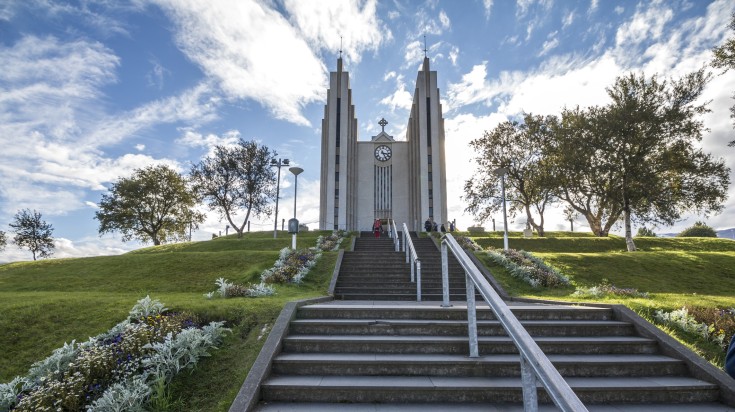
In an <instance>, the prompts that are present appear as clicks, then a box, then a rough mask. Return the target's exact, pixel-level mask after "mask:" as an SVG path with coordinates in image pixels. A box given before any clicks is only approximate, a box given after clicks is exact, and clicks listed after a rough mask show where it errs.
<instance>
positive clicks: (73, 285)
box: [0, 232, 735, 411]
mask: <svg viewBox="0 0 735 412" xmlns="http://www.w3.org/2000/svg"><path fill="white" fill-rule="evenodd" d="M324 233H325V232H307V233H302V234H300V235H299V238H298V243H299V245H298V246H299V247H306V246H314V245H315V243H316V238H317V237H318V236H319V235H320V234H324ZM473 239H474V240H475V241H476V242H477V243H478V244H480V245H482V246H483V247H487V246H493V247H497V248H502V243H503V239H502V234H501V233H499V232H495V233H488V234H483V235H479V236H478V235H473ZM346 241H347V240H346ZM290 243H291V238H290V236H288V235H286V234H285V233H281V234H280V235H279V238H278V239H273V238H272V232H259V233H251V234H247V235H246V236H245V237H244V238H242V239H238V238H236V237H234V236H229V237H225V238H218V239H215V240H212V241H206V242H193V243H180V244H173V245H165V246H157V247H150V248H144V249H139V250H136V251H134V252H130V253H127V254H124V255H119V256H107V257H94V258H83V259H52V260H44V261H38V262H18V263H11V264H6V265H1V266H0V313H2V314H3V316H0V328H1V329H0V330H2V332H3V333H0V354H1V355H0V382H7V381H9V380H10V379H12V378H13V377H14V376H16V375H22V374H25V372H26V371H27V370H28V368H29V367H30V365H31V364H32V363H33V362H35V361H38V360H41V359H43V358H45V357H46V356H48V355H49V354H50V353H51V351H52V350H53V349H55V348H57V347H59V346H61V345H62V344H63V343H64V342H68V341H71V340H72V339H76V340H77V341H83V340H86V339H87V338H88V337H89V336H94V335H97V334H99V333H101V332H104V331H106V330H107V329H108V328H110V327H111V326H113V325H114V324H116V323H117V322H119V321H121V320H122V319H123V318H125V317H126V316H127V313H128V311H129V310H130V308H131V307H132V306H133V304H134V303H135V302H136V301H137V300H138V299H140V298H142V297H144V296H146V295H150V296H151V297H152V298H155V299H159V300H161V301H162V302H163V303H165V304H166V306H167V307H168V308H170V309H172V310H175V311H187V312H190V313H193V314H195V315H196V316H198V317H199V318H200V320H202V321H205V322H208V321H211V320H226V321H227V326H228V327H230V328H232V330H233V333H232V334H230V335H228V336H227V338H226V339H225V342H224V344H223V345H222V347H221V348H220V349H219V350H218V351H216V352H214V354H213V356H212V357H211V358H208V359H205V360H204V361H203V362H202V363H200V365H199V366H198V368H197V369H196V370H195V371H194V373H193V374H184V375H183V376H179V377H177V378H176V379H175V380H174V382H173V384H172V395H173V398H174V399H180V400H181V401H182V402H183V405H184V406H183V408H184V409H185V410H201V411H226V410H228V408H229V405H230V403H231V402H232V399H234V397H235V395H236V394H237V391H238V390H239V388H240V385H241V384H242V382H243V380H244V379H245V376H246V375H247V372H248V370H249V369H250V366H251V365H252V363H253V361H254V360H255V358H256V357H257V355H258V352H259V351H260V348H261V346H262V344H263V343H264V341H265V338H264V337H265V335H266V334H267V333H268V331H269V325H272V324H273V321H274V320H275V319H276V317H277V316H278V313H279V312H280V310H281V308H282V307H283V305H284V304H285V302H287V301H291V300H296V299H303V298H308V297H315V296H322V295H325V294H326V291H327V287H328V283H329V280H330V277H331V274H332V270H333V267H334V262H335V261H336V256H337V253H336V252H328V253H325V254H324V255H323V256H322V258H321V259H320V261H319V263H318V264H317V266H316V267H315V268H314V269H313V270H312V271H311V272H310V273H309V275H308V276H307V278H306V280H305V282H304V283H303V284H302V285H300V286H294V285H288V286H279V287H277V295H276V296H272V297H266V298H257V299H254V298H234V299H213V300H207V299H205V298H204V297H203V296H202V295H203V294H204V293H205V292H208V291H211V290H214V289H215V280H216V279H217V278H219V277H224V278H226V279H228V280H230V281H233V282H237V283H242V284H247V283H251V282H258V281H259V276H260V273H261V272H262V271H263V270H264V269H266V268H269V267H271V266H272V265H273V263H274V262H275V260H276V259H277V257H278V253H279V250H280V249H282V248H283V247H287V246H290ZM636 244H637V246H638V247H639V248H640V250H641V251H640V252H636V253H627V252H625V241H624V239H622V238H620V237H615V236H611V237H609V238H595V237H593V236H590V235H588V234H579V233H568V232H552V233H548V236H547V237H545V238H531V239H524V238H522V236H521V234H520V233H511V238H510V247H512V248H515V249H523V250H527V251H530V252H533V253H534V254H535V255H537V256H539V257H541V258H543V259H544V260H545V261H546V262H548V263H550V264H552V265H553V266H555V267H556V268H558V269H560V270H561V271H562V272H563V273H564V274H566V275H568V276H569V277H570V278H571V280H572V285H571V286H569V287H563V288H559V289H548V290H547V289H542V288H539V289H534V288H532V287H531V286H529V285H527V284H525V283H523V282H521V281H519V280H517V279H516V278H513V277H512V276H510V275H509V274H508V273H507V272H506V271H505V270H504V269H502V268H501V267H499V266H497V265H495V264H493V263H491V262H490V260H489V259H487V258H485V257H484V256H483V253H482V252H479V253H478V256H479V257H480V259H481V260H482V261H484V262H485V264H486V265H487V266H488V267H489V268H490V269H491V271H492V272H493V274H494V275H495V276H496V277H497V278H498V280H499V281H500V282H501V283H502V284H503V286H504V287H505V289H506V290H507V291H508V292H509V293H510V294H512V295H514V296H524V297H532V298H542V299H555V300H565V301H582V302H592V301H598V300H599V299H596V300H594V299H591V298H582V297H578V296H575V295H574V292H575V290H576V288H577V287H591V286H594V285H598V284H600V283H601V282H603V279H607V280H608V281H609V282H610V283H612V284H614V285H615V286H618V287H621V288H636V289H638V290H639V291H641V292H649V294H650V298H648V299H643V298H621V297H606V298H603V299H602V301H603V302H606V303H622V304H625V305H627V306H629V307H631V308H632V309H634V310H636V311H637V312H638V313H640V314H641V315H643V316H645V317H647V318H649V320H652V319H653V313H654V311H655V310H657V309H663V310H667V311H668V310H674V309H678V308H681V307H682V306H684V305H689V306H692V307H704V308H732V307H735V241H732V240H727V239H703V238H689V239H683V238H637V239H636ZM669 332H670V333H671V334H673V335H674V336H676V337H678V338H679V339H680V340H681V341H683V342H684V343H685V344H687V345H689V346H690V347H691V348H692V349H694V350H696V351H697V352H699V353H700V354H702V355H703V356H705V358H707V359H709V360H710V361H711V362H713V363H715V364H721V363H722V358H723V356H722V355H723V353H722V350H721V349H719V348H718V347H717V346H716V345H714V344H711V343H708V342H707V341H704V340H702V339H699V338H698V337H697V336H694V335H691V334H687V333H682V332H678V331H675V330H669Z"/></svg>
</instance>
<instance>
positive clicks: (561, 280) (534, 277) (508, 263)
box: [487, 249, 569, 287]
mask: <svg viewBox="0 0 735 412" xmlns="http://www.w3.org/2000/svg"><path fill="white" fill-rule="evenodd" d="M487 255H488V256H489V257H490V258H491V259H492V260H493V261H494V262H495V263H497V264H499V265H500V266H503V267H504V268H505V269H507V270H508V272H510V274H511V276H513V277H516V278H518V279H521V280H523V281H524V282H526V283H528V284H529V285H531V286H533V287H538V286H544V287H558V286H565V285H568V284H569V278H567V277H566V276H564V275H562V274H561V273H560V272H559V271H557V270H556V269H554V268H552V267H551V266H549V265H547V264H546V263H544V262H543V261H542V260H541V259H539V258H537V257H535V256H533V255H531V254H530V253H528V252H526V251H523V250H515V249H508V250H495V249H490V250H488V252H487Z"/></svg>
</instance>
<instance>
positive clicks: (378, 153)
mask: <svg viewBox="0 0 735 412" xmlns="http://www.w3.org/2000/svg"><path fill="white" fill-rule="evenodd" d="M392 155H393V153H392V152H391V150H390V147H389V146H386V145H384V144H382V145H380V146H378V147H376V148H375V158H376V159H378V160H380V161H381V162H385V161H387V160H388V159H390V157H391V156H392Z"/></svg>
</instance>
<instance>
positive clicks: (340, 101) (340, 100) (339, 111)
mask: <svg viewBox="0 0 735 412" xmlns="http://www.w3.org/2000/svg"><path fill="white" fill-rule="evenodd" d="M341 117H342V99H341V98H340V97H338V98H337V136H336V142H337V147H339V134H340V133H339V132H340V130H339V129H340V127H339V126H340V120H341V119H340V118H341Z"/></svg>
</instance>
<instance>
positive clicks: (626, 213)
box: [623, 197, 636, 252]
mask: <svg viewBox="0 0 735 412" xmlns="http://www.w3.org/2000/svg"><path fill="white" fill-rule="evenodd" d="M623 203H624V205H623V217H624V219H625V245H626V247H627V248H628V252H635V251H636V248H635V243H633V230H632V229H631V225H630V202H629V200H628V198H627V197H625V200H624V201H623Z"/></svg>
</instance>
